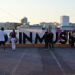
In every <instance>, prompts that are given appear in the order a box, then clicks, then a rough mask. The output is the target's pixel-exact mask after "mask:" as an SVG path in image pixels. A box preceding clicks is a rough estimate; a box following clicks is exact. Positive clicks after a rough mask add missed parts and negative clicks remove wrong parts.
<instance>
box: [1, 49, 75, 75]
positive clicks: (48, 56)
mask: <svg viewBox="0 0 75 75" xmlns="http://www.w3.org/2000/svg"><path fill="white" fill-rule="evenodd" d="M0 75H75V48H55V49H45V48H17V49H16V51H12V50H11V49H10V48H6V50H3V49H2V48H1V49H0Z"/></svg>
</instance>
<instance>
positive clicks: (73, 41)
mask: <svg viewBox="0 0 75 75" xmlns="http://www.w3.org/2000/svg"><path fill="white" fill-rule="evenodd" d="M74 44H75V30H74V31H72V33H71V47H74Z"/></svg>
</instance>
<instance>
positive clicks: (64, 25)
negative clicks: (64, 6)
mask: <svg viewBox="0 0 75 75" xmlns="http://www.w3.org/2000/svg"><path fill="white" fill-rule="evenodd" d="M60 26H61V29H62V30H65V31H72V30H74V29H75V24H74V23H70V17H69V16H61V18H60Z"/></svg>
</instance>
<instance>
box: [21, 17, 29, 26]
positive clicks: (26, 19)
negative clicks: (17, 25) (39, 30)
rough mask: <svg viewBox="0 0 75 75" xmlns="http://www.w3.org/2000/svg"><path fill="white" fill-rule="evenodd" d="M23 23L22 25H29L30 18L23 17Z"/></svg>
mask: <svg viewBox="0 0 75 75" xmlns="http://www.w3.org/2000/svg"><path fill="white" fill-rule="evenodd" d="M21 23H22V25H29V22H28V18H27V17H24V18H23V19H21Z"/></svg>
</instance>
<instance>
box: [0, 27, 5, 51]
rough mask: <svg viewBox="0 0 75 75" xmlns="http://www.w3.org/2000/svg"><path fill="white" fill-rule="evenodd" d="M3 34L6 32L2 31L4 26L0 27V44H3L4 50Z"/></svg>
mask: <svg viewBox="0 0 75 75" xmlns="http://www.w3.org/2000/svg"><path fill="white" fill-rule="evenodd" d="M5 35H6V33H5V32H4V27H1V30H0V46H1V45H3V47H4V50H5V42H6V38H5Z"/></svg>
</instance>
